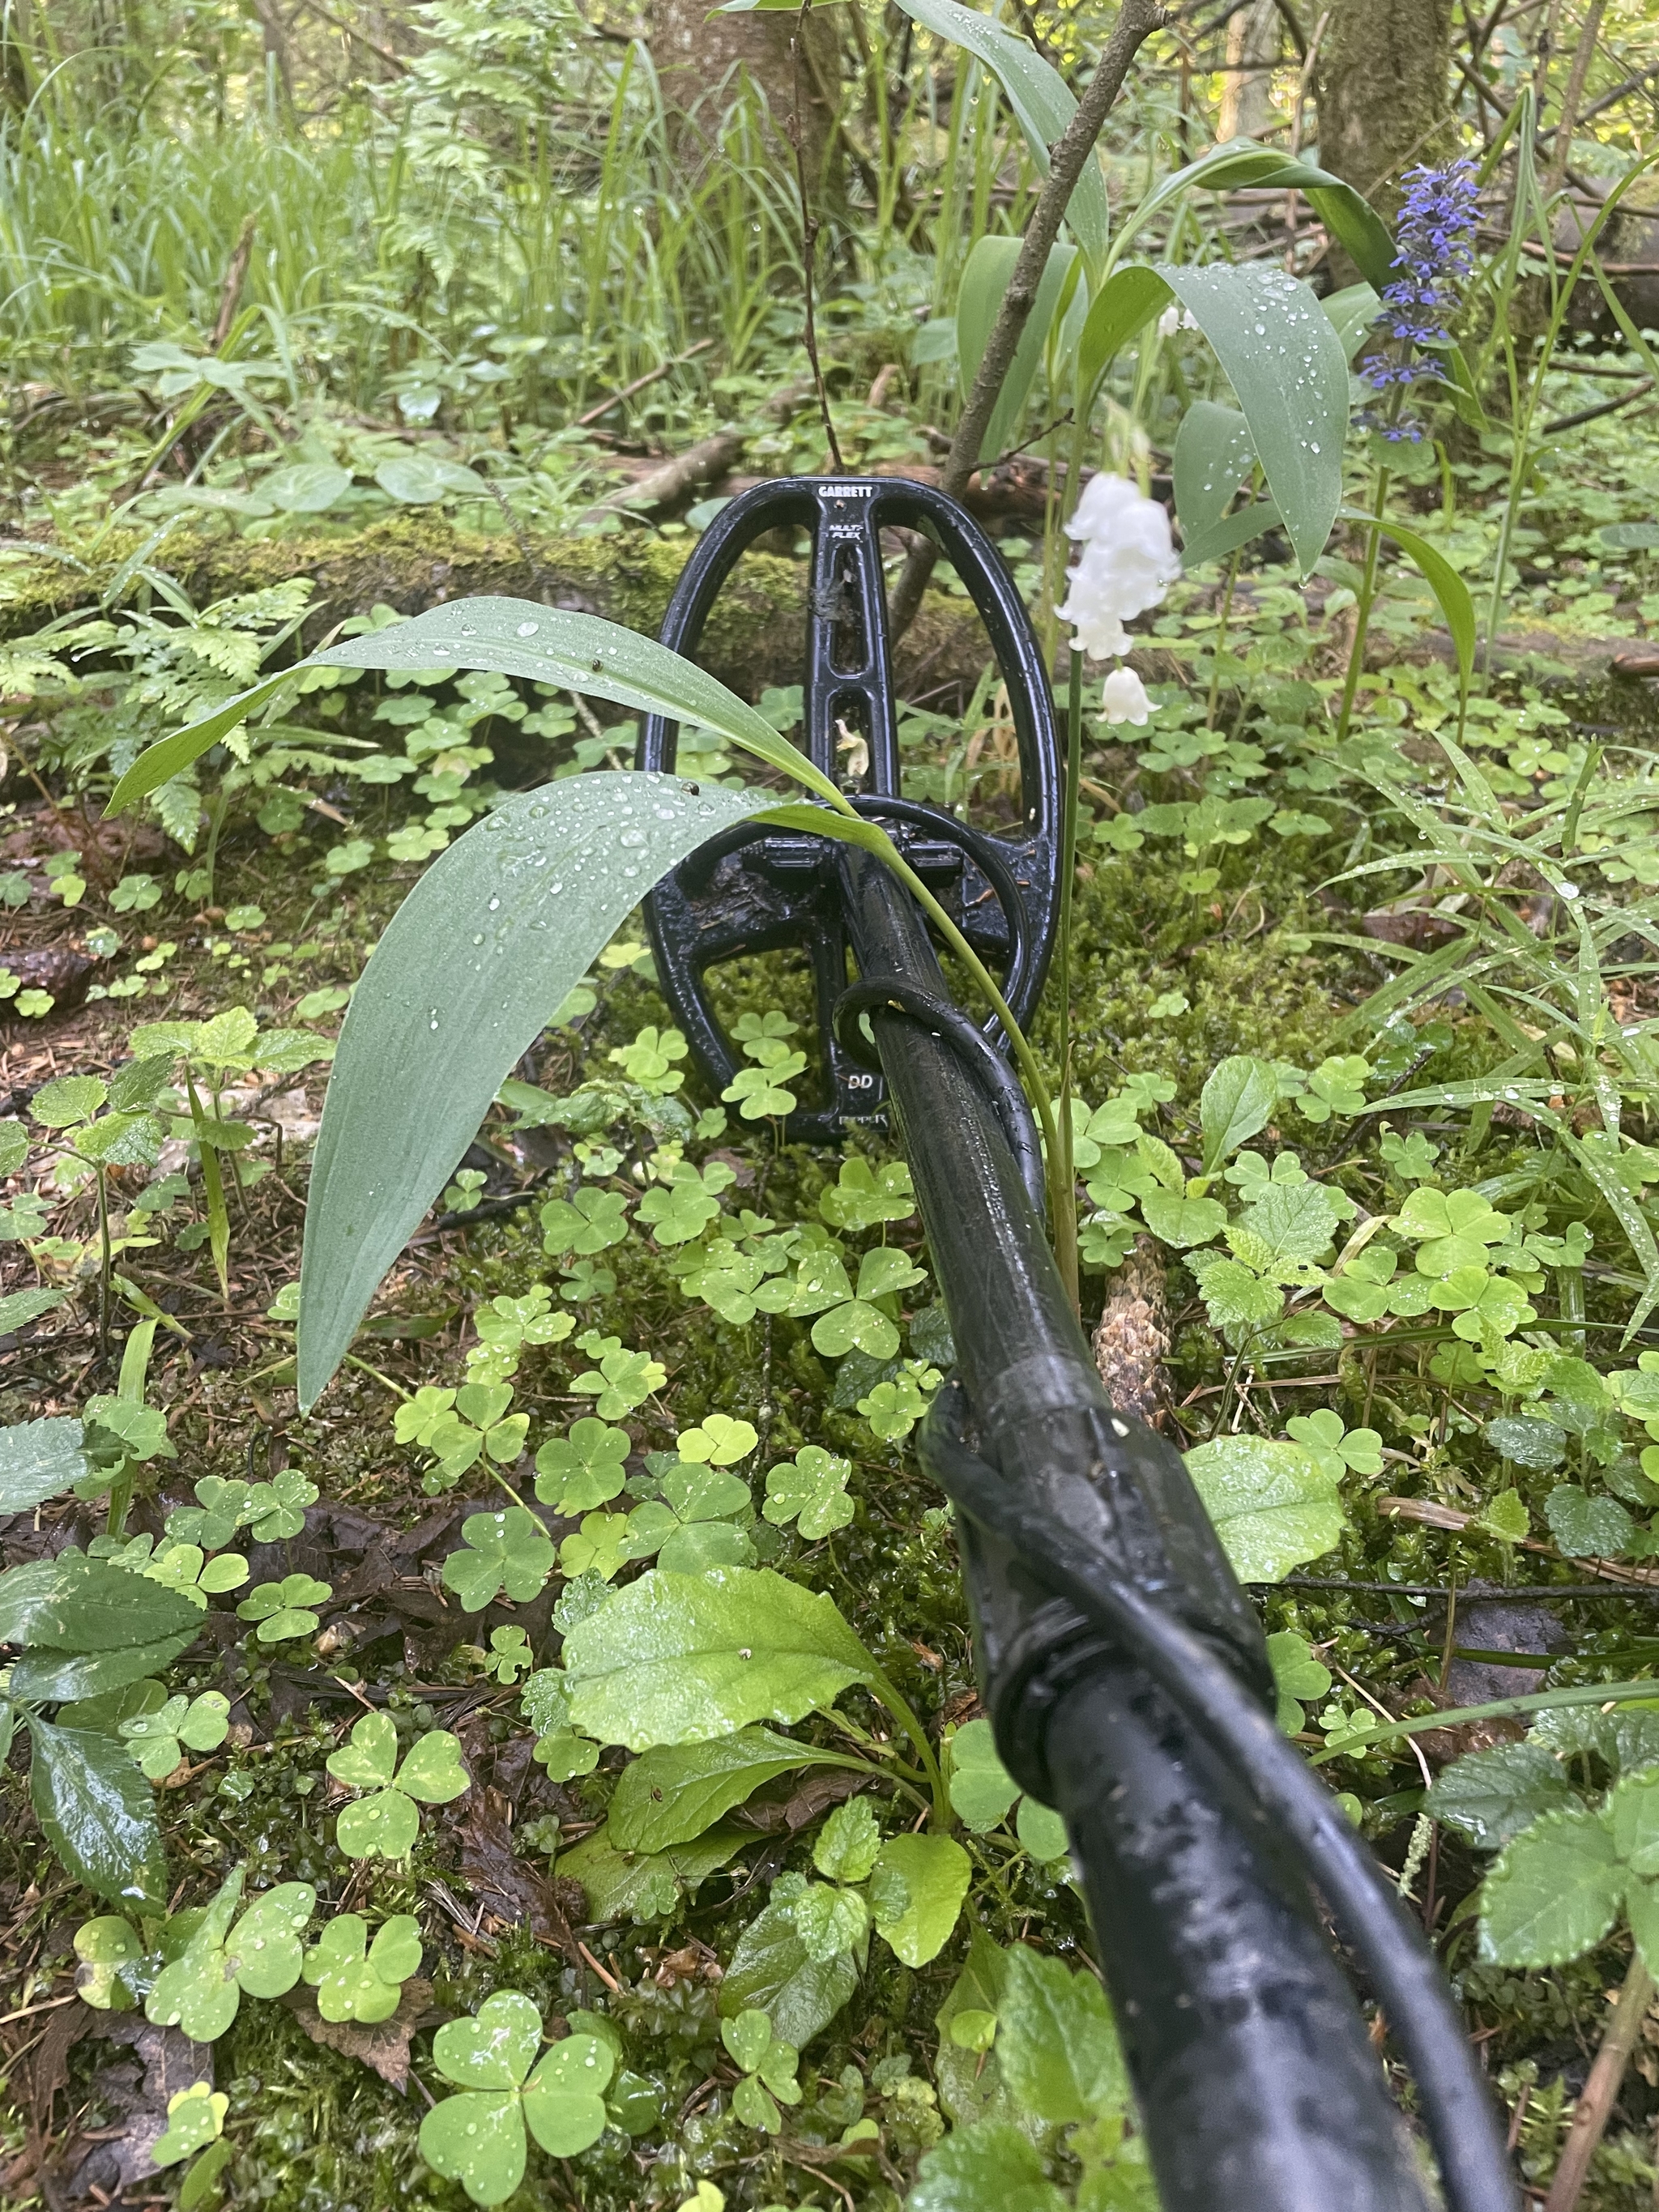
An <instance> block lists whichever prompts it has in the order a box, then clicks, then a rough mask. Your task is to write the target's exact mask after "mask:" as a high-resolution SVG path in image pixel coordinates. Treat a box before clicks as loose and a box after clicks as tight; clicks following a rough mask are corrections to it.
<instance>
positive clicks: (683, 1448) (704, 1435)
mask: <svg viewBox="0 0 1659 2212" xmlns="http://www.w3.org/2000/svg"><path fill="white" fill-rule="evenodd" d="M759 1442H760V1437H759V1435H758V1433H757V1431H756V1430H754V1429H753V1428H751V1427H750V1425H749V1423H748V1422H747V1421H734V1420H733V1419H732V1417H731V1415H730V1414H729V1413H705V1414H704V1416H703V1418H702V1421H701V1422H700V1423H699V1425H697V1426H696V1428H695V1429H682V1430H681V1431H680V1434H679V1445H678V1449H679V1455H680V1457H681V1458H682V1459H683V1460H690V1462H693V1464H694V1465H696V1466H699V1467H734V1466H735V1465H736V1464H737V1462H738V1461H739V1460H740V1459H747V1458H748V1456H749V1455H750V1452H751V1451H753V1450H754V1449H755V1446H756V1445H757V1443H759Z"/></svg>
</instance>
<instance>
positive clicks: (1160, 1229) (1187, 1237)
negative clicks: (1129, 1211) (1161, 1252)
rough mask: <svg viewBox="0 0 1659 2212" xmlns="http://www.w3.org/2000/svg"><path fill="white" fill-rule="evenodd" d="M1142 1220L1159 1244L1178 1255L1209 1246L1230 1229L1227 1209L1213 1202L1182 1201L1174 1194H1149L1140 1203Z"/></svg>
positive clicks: (1149, 1192)
mask: <svg viewBox="0 0 1659 2212" xmlns="http://www.w3.org/2000/svg"><path fill="white" fill-rule="evenodd" d="M1140 1212H1141V1218H1143V1219H1144V1220H1145V1222H1146V1226H1147V1227H1148V1228H1149V1229H1150V1230H1151V1231H1152V1234H1153V1236H1154V1237H1157V1238H1158V1241H1159V1243H1164V1244H1173V1245H1174V1247H1175V1248H1176V1251H1178V1252H1185V1251H1188V1250H1190V1249H1191V1248H1192V1247H1193V1246H1194V1245H1195V1244H1207V1243H1209V1242H1210V1240H1211V1238H1212V1237H1218V1236H1219V1235H1220V1234H1221V1232H1222V1231H1223V1230H1224V1229H1225V1227H1226V1225H1227V1209H1226V1207H1225V1206H1223V1205H1222V1204H1221V1203H1220V1202H1219V1200H1216V1199H1213V1198H1182V1196H1181V1195H1180V1194H1178V1193H1177V1192H1176V1191H1172V1190H1153V1191H1148V1192H1147V1193H1146V1196H1145V1197H1144V1198H1143V1199H1142V1200H1141V1201H1140Z"/></svg>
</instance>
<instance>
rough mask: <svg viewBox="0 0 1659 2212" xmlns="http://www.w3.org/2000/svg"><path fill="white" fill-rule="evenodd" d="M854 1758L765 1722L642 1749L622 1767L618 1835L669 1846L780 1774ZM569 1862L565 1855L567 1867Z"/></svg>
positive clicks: (623, 1846) (657, 1847) (616, 1794)
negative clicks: (705, 1739)
mask: <svg viewBox="0 0 1659 2212" xmlns="http://www.w3.org/2000/svg"><path fill="white" fill-rule="evenodd" d="M852 1763H853V1762H851V1761H848V1760H845V1759H841V1758H840V1757H838V1755H837V1754H836V1753H834V1752H829V1751H820V1750H819V1749H818V1748H817V1746H816V1745H814V1744H810V1743H791V1742H789V1741H787V1738H785V1737H783V1736H781V1735H773V1733H772V1731H771V1730H770V1729H763V1728H746V1729H738V1731H737V1733H736V1734H735V1735H725V1736H718V1737H716V1738H715V1739H714V1741H713V1742H711V1743H688V1744H678V1745H673V1746H670V1747H664V1748H662V1749H659V1750H656V1751H647V1752H642V1753H641V1754H640V1756H639V1758H637V1759H635V1760H634V1761H633V1763H632V1764H631V1765H628V1766H625V1767H624V1768H623V1771H622V1773H621V1774H620V1775H619V1776H618V1778H617V1787H616V1789H615V1790H614V1791H613V1792H612V1793H611V1814H610V1824H609V1825H610V1834H611V1842H612V1843H613V1844H615V1845H616V1846H617V1849H618V1850H625V1851H661V1850H667V1849H668V1847H669V1845H670V1844H684V1843H689V1842H690V1840H691V1838H693V1837H694V1836H700V1835H702V1832H703V1831H704V1830H705V1829H706V1828H712V1827H713V1826H714V1823H715V1821H716V1820H720V1819H722V1818H723V1817H724V1816H725V1814H727V1813H729V1812H730V1811H731V1809H732V1807H733V1806H734V1805H741V1804H744V1803H745V1802H747V1800H748V1799H749V1798H750V1796H753V1794H754V1792H755V1791H756V1790H758V1789H759V1788H760V1787H761V1785H762V1784H763V1783H767V1782H771V1781H773V1780H775V1778H776V1777H777V1776H778V1775H780V1774H790V1773H793V1771H795V1770H796V1769H797V1768H798V1767H802V1766H841V1765H850V1764H852ZM565 1863H566V1862H565V1861H564V1860H561V1861H560V1865H561V1867H562V1866H563V1865H564V1864H565Z"/></svg>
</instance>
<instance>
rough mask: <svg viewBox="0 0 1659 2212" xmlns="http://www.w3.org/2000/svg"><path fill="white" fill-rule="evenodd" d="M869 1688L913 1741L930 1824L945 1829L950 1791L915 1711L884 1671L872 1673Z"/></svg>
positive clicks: (947, 1824) (948, 1813) (947, 1825)
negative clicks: (929, 1796)
mask: <svg viewBox="0 0 1659 2212" xmlns="http://www.w3.org/2000/svg"><path fill="white" fill-rule="evenodd" d="M870 1690H871V1693H872V1696H874V1697H877V1698H878V1699H880V1700H881V1702H882V1704H883V1705H885V1706H886V1708H887V1710H888V1711H889V1712H890V1713H891V1715H892V1716H893V1718H894V1719H895V1720H896V1722H897V1723H898V1724H899V1726H900V1727H901V1728H902V1729H903V1730H904V1733H905V1734H906V1735H908V1737H909V1739H910V1741H911V1742H912V1743H913V1744H915V1747H916V1753H917V1756H918V1757H919V1758H920V1759H921V1765H922V1771H923V1773H924V1774H925V1775H926V1776H927V1786H928V1788H929V1789H930V1790H932V1791H933V1826H935V1827H936V1828H948V1827H949V1826H950V1825H951V1819H952V1817H953V1816H952V1814H951V1798H950V1793H949V1791H948V1790H946V1789H945V1776H944V1774H943V1773H942V1772H941V1771H940V1768H939V1761H938V1759H935V1758H934V1756H933V1745H932V1744H931V1743H929V1742H928V1741H927V1729H924V1728H923V1726H922V1724H921V1722H920V1721H919V1720H918V1719H917V1718H916V1717H915V1713H914V1712H913V1711H911V1709H910V1707H909V1706H908V1705H907V1704H906V1703H905V1701H904V1699H903V1698H902V1697H901V1696H900V1694H899V1692H898V1691H897V1690H896V1688H895V1687H894V1686H893V1685H892V1683H891V1682H890V1681H889V1680H888V1679H887V1677H886V1675H885V1674H878V1675H876V1676H875V1678H874V1679H873V1680H872V1682H871V1684H870Z"/></svg>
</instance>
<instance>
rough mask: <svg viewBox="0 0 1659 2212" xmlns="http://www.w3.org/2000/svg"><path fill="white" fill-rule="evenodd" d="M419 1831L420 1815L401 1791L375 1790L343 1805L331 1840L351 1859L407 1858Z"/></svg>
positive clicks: (412, 1802)
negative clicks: (354, 1801)
mask: <svg viewBox="0 0 1659 2212" xmlns="http://www.w3.org/2000/svg"><path fill="white" fill-rule="evenodd" d="M420 1832H421V1816H420V1814H419V1813H418V1811H417V1810H416V1807H415V1802H414V1800H413V1799H412V1798H410V1797H405V1796H404V1793H403V1791H402V1790H375V1791H374V1792H373V1794H372V1795H371V1796H367V1797H360V1798H358V1799H357V1801H356V1803H355V1804H351V1805H346V1806H343V1807H342V1808H341V1810H340V1817H339V1819H338V1820H337V1822H336V1823H335V1829H334V1837H335V1841H336V1842H337V1844H338V1845H339V1847H340V1849H341V1850H343V1852H344V1853H345V1855H346V1857H348V1858H351V1859H373V1858H382V1859H406V1858H407V1857H409V1855H410V1851H412V1850H414V1848H415V1841H416V1837H417V1836H418V1835H419V1834H420Z"/></svg>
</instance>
